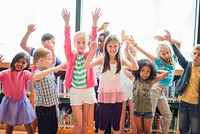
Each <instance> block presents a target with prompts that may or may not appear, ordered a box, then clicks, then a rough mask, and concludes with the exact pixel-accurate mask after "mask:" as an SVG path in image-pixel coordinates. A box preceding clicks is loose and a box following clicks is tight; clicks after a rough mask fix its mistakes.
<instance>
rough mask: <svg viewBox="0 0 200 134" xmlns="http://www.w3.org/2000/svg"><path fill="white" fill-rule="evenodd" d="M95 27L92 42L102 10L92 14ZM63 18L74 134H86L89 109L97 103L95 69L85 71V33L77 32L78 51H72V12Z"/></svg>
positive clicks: (63, 13) (75, 41) (64, 14)
mask: <svg viewBox="0 0 200 134" xmlns="http://www.w3.org/2000/svg"><path fill="white" fill-rule="evenodd" d="M92 15H93V16H92V18H93V26H92V33H91V41H94V40H96V36H97V21H98V19H99V17H100V16H101V10H100V9H99V8H97V9H96V10H95V12H93V13H92ZM62 17H63V19H64V22H65V45H64V51H65V56H66V59H67V63H68V64H67V67H66V75H65V86H66V88H70V103H71V106H72V112H73V114H74V132H73V133H74V134H86V128H87V119H88V114H89V109H90V107H91V106H92V105H94V103H96V96H95V91H94V86H96V84H97V82H96V77H95V74H94V71H93V69H92V68H91V69H85V68H84V66H83V65H84V62H85V59H86V57H87V56H88V53H89V51H85V50H86V44H87V42H88V41H87V35H86V34H85V33H84V32H81V31H79V32H77V33H76V34H75V36H74V45H75V48H76V49H77V51H76V52H75V51H72V46H71V39H70V26H69V20H70V12H68V11H67V10H66V9H63V11H62Z"/></svg>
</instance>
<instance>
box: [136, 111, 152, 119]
mask: <svg viewBox="0 0 200 134" xmlns="http://www.w3.org/2000/svg"><path fill="white" fill-rule="evenodd" d="M134 116H136V117H139V116H144V118H153V112H144V113H143V112H136V111H134Z"/></svg>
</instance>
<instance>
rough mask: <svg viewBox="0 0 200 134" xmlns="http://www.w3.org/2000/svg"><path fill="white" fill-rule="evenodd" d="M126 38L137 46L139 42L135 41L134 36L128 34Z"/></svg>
mask: <svg viewBox="0 0 200 134" xmlns="http://www.w3.org/2000/svg"><path fill="white" fill-rule="evenodd" d="M126 40H127V41H128V42H129V43H130V44H131V45H133V46H134V47H136V46H137V43H135V40H134V38H133V36H132V35H131V36H130V37H129V36H126Z"/></svg>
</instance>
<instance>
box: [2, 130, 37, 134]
mask: <svg viewBox="0 0 200 134" xmlns="http://www.w3.org/2000/svg"><path fill="white" fill-rule="evenodd" d="M0 134H5V130H0ZM13 134H27V133H26V132H24V131H13ZM35 134H38V133H37V132H35Z"/></svg>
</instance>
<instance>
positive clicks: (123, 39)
mask: <svg viewBox="0 0 200 134" xmlns="http://www.w3.org/2000/svg"><path fill="white" fill-rule="evenodd" d="M121 38H122V40H121V45H122V44H123V43H124V41H125V40H126V35H125V30H122V31H121Z"/></svg>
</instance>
